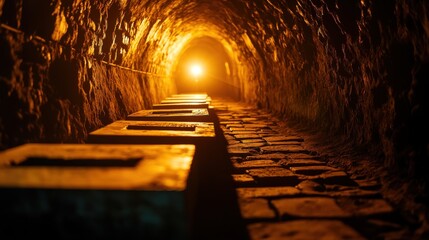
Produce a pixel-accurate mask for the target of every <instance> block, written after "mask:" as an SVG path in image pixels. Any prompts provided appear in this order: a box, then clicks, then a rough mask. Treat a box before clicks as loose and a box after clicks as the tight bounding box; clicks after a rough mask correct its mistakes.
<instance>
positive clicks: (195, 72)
mask: <svg viewBox="0 0 429 240" xmlns="http://www.w3.org/2000/svg"><path fill="white" fill-rule="evenodd" d="M189 72H190V73H191V75H192V76H193V77H195V78H196V79H198V77H200V76H201V75H202V74H203V67H202V66H201V65H200V64H196V63H195V64H192V65H191V66H190V68H189Z"/></svg>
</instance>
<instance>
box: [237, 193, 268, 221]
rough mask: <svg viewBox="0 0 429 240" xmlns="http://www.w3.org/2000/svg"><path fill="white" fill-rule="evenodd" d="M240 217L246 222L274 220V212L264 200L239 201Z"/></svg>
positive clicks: (247, 199)
mask: <svg viewBox="0 0 429 240" xmlns="http://www.w3.org/2000/svg"><path fill="white" fill-rule="evenodd" d="M238 203H239V206H240V211H241V216H242V217H243V218H244V219H245V220H248V221H261V220H265V221H266V220H274V218H275V217H276V214H275V212H274V211H273V210H272V209H271V208H270V205H269V204H268V201H267V200H265V199H249V198H246V199H239V200H238Z"/></svg>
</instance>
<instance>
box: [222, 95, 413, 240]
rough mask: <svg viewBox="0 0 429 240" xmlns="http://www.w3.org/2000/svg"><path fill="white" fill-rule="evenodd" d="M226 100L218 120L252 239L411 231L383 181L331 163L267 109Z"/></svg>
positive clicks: (397, 235) (391, 235)
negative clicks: (386, 195)
mask: <svg viewBox="0 0 429 240" xmlns="http://www.w3.org/2000/svg"><path fill="white" fill-rule="evenodd" d="M222 104H225V105H226V106H225V108H223V109H224V110H223V111H218V116H219V121H220V124H221V128H222V130H223V132H224V136H225V138H226V140H227V141H228V152H229V156H230V160H231V161H232V164H233V167H234V174H233V179H234V182H235V185H236V191H237V195H238V201H239V205H240V209H241V215H242V217H243V218H244V219H245V222H246V226H247V229H248V232H249V235H250V237H251V239H407V238H405V236H407V233H406V232H407V231H408V230H407V229H406V227H404V222H403V219H401V217H400V215H399V214H398V213H397V212H395V211H394V209H393V208H392V206H391V205H389V203H388V202H386V201H385V200H384V199H383V197H382V196H381V194H380V191H379V189H380V183H378V182H377V181H373V180H365V179H356V178H353V176H349V175H348V174H347V173H346V172H344V171H343V170H342V169H338V168H334V167H330V166H328V165H327V164H326V163H325V162H324V161H323V159H321V158H320V157H319V153H317V152H313V151H311V149H307V148H306V147H305V144H304V143H305V139H303V138H302V137H301V136H299V135H296V134H294V133H293V131H292V130H291V129H288V128H287V127H285V126H282V125H281V122H279V121H278V120H276V119H275V118H273V117H272V116H271V115H270V114H267V113H266V112H264V111H261V110H257V109H254V108H252V107H249V106H246V105H244V104H241V103H235V102H222ZM226 107H227V108H226ZM220 109H222V108H220ZM226 109H227V110H226Z"/></svg>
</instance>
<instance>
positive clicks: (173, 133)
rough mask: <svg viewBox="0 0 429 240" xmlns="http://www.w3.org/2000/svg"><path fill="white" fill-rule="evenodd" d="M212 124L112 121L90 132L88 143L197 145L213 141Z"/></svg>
mask: <svg viewBox="0 0 429 240" xmlns="http://www.w3.org/2000/svg"><path fill="white" fill-rule="evenodd" d="M214 137H215V130H214V125H213V123H207V122H161V121H126V120H120V121H116V122H113V123H111V124H109V125H107V126H105V127H103V128H100V129H98V130H95V131H93V132H91V133H90V134H89V136H88V142H89V143H118V144H162V143H168V144H174V143H177V144H182V143H190V144H198V143H204V142H210V141H213V140H214Z"/></svg>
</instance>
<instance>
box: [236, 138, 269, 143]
mask: <svg viewBox="0 0 429 240" xmlns="http://www.w3.org/2000/svg"><path fill="white" fill-rule="evenodd" d="M240 141H241V142H242V143H259V142H263V143H265V140H263V139H243V140H240Z"/></svg>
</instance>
